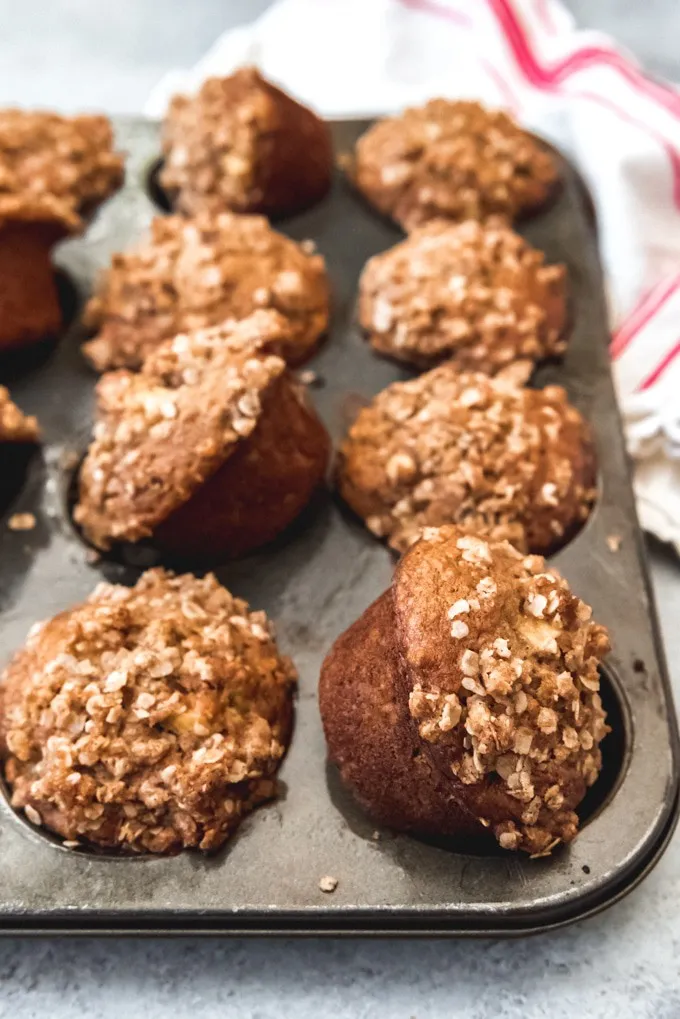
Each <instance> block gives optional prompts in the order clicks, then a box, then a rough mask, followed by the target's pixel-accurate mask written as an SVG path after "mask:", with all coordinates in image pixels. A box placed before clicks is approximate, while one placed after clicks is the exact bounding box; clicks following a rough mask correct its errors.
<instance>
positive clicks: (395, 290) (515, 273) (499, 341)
mask: <svg viewBox="0 0 680 1019" xmlns="http://www.w3.org/2000/svg"><path fill="white" fill-rule="evenodd" d="M359 309H360V311H359V314H360V320H361V324H362V326H363V327H364V329H365V330H366V331H367V333H368V335H369V337H370V340H371V343H372V344H373V346H374V347H375V348H376V350H378V351H380V352H382V353H386V354H389V355H391V356H392V357H396V358H399V359H401V360H405V361H408V362H412V363H415V364H418V365H421V366H423V367H429V366H432V365H434V364H436V363H437V362H439V361H442V360H444V359H446V358H454V359H455V361H456V363H457V364H459V365H461V366H463V367H467V368H473V369H479V370H481V371H488V372H494V371H496V370H498V369H499V368H502V367H503V366H504V365H506V364H508V363H510V362H512V361H514V360H517V359H518V358H527V359H530V360H532V361H539V360H541V359H543V358H546V357H549V356H553V355H556V354H558V353H560V352H561V351H562V350H563V348H564V341H563V335H562V334H563V331H564V326H565V317H566V313H565V268H564V266H562V265H545V260H544V255H543V253H542V252H540V251H537V250H536V249H535V248H532V247H531V245H529V244H527V242H526V241H524V240H523V239H522V238H521V237H520V236H519V235H518V234H516V233H515V232H514V231H513V230H511V229H510V228H509V227H506V226H504V225H502V224H493V225H487V226H485V225H482V224H480V223H478V222H476V221H474V220H468V221H466V222H465V223H461V224H451V223H446V222H441V221H440V222H435V223H430V224H428V225H427V226H424V227H421V228H419V229H418V230H414V232H413V233H412V234H411V235H410V236H409V237H408V238H407V239H406V240H405V241H402V242H401V243H400V244H397V245H396V246H395V247H394V248H391V249H390V250H389V251H385V252H383V253H382V254H379V255H375V256H374V257H373V258H372V259H371V260H370V261H369V262H368V263H367V265H366V267H365V269H364V271H363V273H362V276H361V282H360V304H359Z"/></svg>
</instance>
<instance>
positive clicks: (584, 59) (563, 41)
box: [146, 0, 680, 550]
mask: <svg viewBox="0 0 680 1019" xmlns="http://www.w3.org/2000/svg"><path fill="white" fill-rule="evenodd" d="M245 63H251V64H256V65H257V66H259V67H260V68H261V69H262V71H263V73H264V74H265V75H266V76H267V77H270V78H272V79H273V80H274V81H277V82H278V83H280V84H281V85H282V86H283V87H285V88H286V89H288V90H289V91H290V92H292V93H293V94H294V95H296V96H297V97H298V98H300V99H301V100H302V101H303V102H306V103H309V104H310V105H312V106H314V107H315V108H316V109H317V110H319V111H320V112H321V113H322V114H323V115H325V116H327V117H338V116H367V115H373V114H380V113H387V112H391V111H395V110H399V109H401V108H403V107H404V106H406V105H412V104H418V103H421V102H424V101H425V100H426V99H428V98H431V97H433V96H438V95H439V96H449V97H465V98H478V99H480V100H482V101H483V102H485V103H487V104H489V105H491V106H497V107H504V108H506V109H507V110H508V111H509V112H510V113H512V114H513V115H514V116H516V117H517V118H518V119H519V120H521V122H522V123H523V124H525V125H526V126H527V127H529V128H530V129H531V130H534V131H536V132H537V133H540V134H542V135H544V136H545V137H547V138H548V139H549V140H550V141H552V142H553V143H554V144H556V145H557V146H558V147H559V148H561V149H562V151H563V152H565V154H566V155H567V156H569V157H570V158H571V159H572V160H573V161H574V162H575V163H576V164H577V166H578V167H579V169H580V171H581V173H582V174H583V176H584V178H585V180H586V182H587V184H588V186H589V188H590V190H591V193H592V196H593V200H594V202H595V207H596V210H597V216H598V222H599V231H600V247H601V253H602V259H603V263H604V267H605V272H606V275H607V284H608V297H609V302H610V311H611V323H612V331H613V334H614V340H613V343H612V348H611V349H612V357H613V360H614V374H615V381H616V385H617V389H618V395H619V401H620V404H621V409H622V412H623V417H624V422H625V427H626V434H627V439H628V445H629V449H630V452H631V454H632V455H633V457H634V459H635V461H636V472H635V486H636V492H637V496H638V507H639V512H640V517H641V521H642V523H643V526H644V527H646V528H647V529H648V530H650V531H652V532H653V533H655V534H657V535H658V536H659V537H660V538H662V539H663V540H665V541H670V542H672V543H673V544H674V545H675V546H676V548H678V550H680V91H678V90H677V89H676V88H675V87H674V86H671V85H664V84H660V83H659V82H657V81H654V80H653V79H651V78H649V77H647V76H645V74H644V73H643V71H642V70H641V69H640V67H639V66H638V65H637V63H636V62H635V60H634V59H633V58H632V57H631V56H630V55H629V54H627V53H625V52H623V51H622V50H621V49H620V48H619V47H617V46H616V45H615V44H614V43H613V42H612V40H611V39H609V38H607V37H606V36H603V35H602V34H600V33H596V32H592V31H579V30H577V29H576V27H575V25H574V22H573V19H572V17H571V15H570V14H569V13H568V12H567V11H566V10H565V8H564V7H563V6H562V4H561V3H560V2H559V0H278V2H277V3H275V4H274V6H273V7H271V8H270V9H269V10H268V11H267V12H266V13H265V14H264V15H262V17H260V18H259V19H258V20H257V21H255V22H253V23H252V24H251V25H248V26H245V27H242V28H238V29H235V30H233V31H230V32H227V33H225V35H224V36H222V37H221V38H220V39H219V40H218V41H217V42H216V43H215V45H214V46H213V48H212V49H211V50H210V51H209V53H208V54H207V55H206V56H205V57H204V58H203V59H202V60H201V61H200V62H199V63H198V64H197V66H196V67H194V68H193V69H190V70H187V71H177V72H173V73H172V74H170V75H168V76H166V78H164V79H163V81H161V82H160V83H159V85H158V86H157V87H156V89H155V90H154V92H153V94H152V96H151V97H150V99H149V102H148V105H147V108H146V112H147V113H148V114H149V115H150V116H160V115H162V113H163V112H164V110H165V107H166V104H167V101H168V99H169V97H170V96H171V95H172V94H173V93H174V92H176V91H193V90H195V89H196V88H197V87H198V86H199V85H200V83H201V82H202V81H203V80H204V79H205V78H206V77H208V76H210V75H213V74H215V75H222V74H227V73H229V72H231V71H232V70H234V69H235V68H236V67H238V66H239V65H242V64H245ZM676 323H677V324H676Z"/></svg>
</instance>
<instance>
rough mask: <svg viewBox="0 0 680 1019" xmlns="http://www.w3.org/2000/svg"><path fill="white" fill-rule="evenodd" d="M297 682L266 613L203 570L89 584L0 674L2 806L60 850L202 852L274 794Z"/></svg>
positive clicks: (36, 632)
mask: <svg viewBox="0 0 680 1019" xmlns="http://www.w3.org/2000/svg"><path fill="white" fill-rule="evenodd" d="M295 680H296V673H295V669H294V668H293V665H292V663H291V662H290V660H289V659H288V658H286V657H285V656H282V655H280V654H279V652H278V650H277V647H276V644H275V642H274V637H273V631H272V627H271V625H270V624H269V622H268V620H267V618H266V616H265V614H264V612H251V611H250V609H249V607H248V605H247V604H246V602H244V601H241V600H240V599H238V598H234V597H233V596H232V595H231V594H230V593H229V592H228V591H227V590H226V589H225V588H223V587H222V586H221V585H220V584H219V583H218V582H217V580H216V579H215V577H214V576H212V575H209V576H207V577H205V578H203V579H202V580H199V579H197V578H196V577H193V576H190V575H185V576H173V574H171V573H166V572H165V571H163V570H151V571H149V572H147V573H145V574H144V575H143V576H142V577H141V578H140V580H139V581H138V582H137V584H136V585H135V587H133V588H125V587H121V586H116V585H111V584H100V585H99V586H98V587H97V588H96V590H95V591H94V593H93V594H92V595H91V596H90V597H89V598H88V600H87V601H86V602H84V603H83V604H82V605H79V606H77V607H75V608H73V609H71V610H70V611H67V612H64V613H62V614H61V615H59V616H56V617H55V618H54V619H52V620H50V621H48V622H47V623H45V624H42V625H40V624H39V625H38V626H36V627H34V628H33V630H32V631H31V633H30V634H29V637H28V640H27V643H26V645H25V647H24V649H23V650H22V651H20V652H19V653H18V655H17V656H16V657H15V658H14V660H13V662H12V663H11V664H10V666H9V667H8V669H7V670H6V672H5V675H4V677H3V682H2V684H1V685H0V698H1V706H2V713H1V715H0V734H1V735H2V743H3V744H4V756H5V760H6V765H5V771H6V776H7V781H8V783H9V785H10V788H11V791H12V803H13V805H14V806H15V807H19V808H24V810H25V812H26V816H27V817H28V818H29V820H31V821H32V822H33V823H36V824H44V825H45V826H46V827H49V828H52V829H54V830H56V831H57V832H59V833H60V834H61V835H63V836H64V837H66V838H67V839H69V840H79V839H85V840H90V841H93V842H96V843H99V844H101V845H105V846H117V847H121V848H124V849H126V850H132V851H142V850H148V851H151V852H168V851H174V850H178V849H181V848H185V847H193V846H196V847H198V848H200V849H205V850H209V849H215V848H216V847H218V846H219V845H220V844H221V843H222V842H223V841H224V840H225V839H226V838H227V837H228V836H229V835H230V834H231V833H232V831H233V830H234V829H235V828H236V826H237V825H238V823H239V821H240V820H241V818H242V817H243V815H244V814H245V813H246V812H247V811H248V810H250V809H251V808H252V807H253V806H255V805H256V804H257V803H258V802H260V801H262V800H263V799H266V798H270V797H271V796H272V795H273V794H274V792H275V782H274V781H273V775H274V772H275V771H276V768H277V767H278V765H279V763H280V761H281V759H282V757H283V754H284V752H285V748H286V744H287V741H288V738H289V733H290V724H291V710H292V707H291V699H292V692H293V688H294V684H295Z"/></svg>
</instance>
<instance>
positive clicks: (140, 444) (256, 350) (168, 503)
mask: <svg viewBox="0 0 680 1019" xmlns="http://www.w3.org/2000/svg"><path fill="white" fill-rule="evenodd" d="M287 331H288V325H287V323H286V321H285V320H284V319H283V318H281V316H280V315H278V314H276V313H275V312H266V311H260V312H256V313H255V314H254V315H252V316H251V317H250V318H248V319H244V320H243V321H242V322H235V323H234V322H232V323H224V324H223V325H221V326H218V327H216V328H213V329H202V330H196V331H194V332H191V333H181V334H180V335H178V336H176V337H175V338H174V339H173V340H170V341H168V342H166V343H164V344H163V345H161V346H160V347H159V348H158V349H157V350H156V351H155V353H154V354H152V355H151V356H150V357H149V358H148V359H147V361H146V362H145V364H144V366H143V368H142V370H141V371H140V372H138V373H133V372H128V371H122V370H121V371H117V372H110V373H107V374H106V375H104V376H103V377H102V378H101V379H100V381H99V384H98V386H97V421H96V424H95V428H94V441H93V442H92V444H91V446H90V448H89V450H88V453H87V456H86V457H85V460H84V462H83V466H82V468H81V472H80V501H79V503H78V505H77V506H76V508H75V511H74V519H75V521H76V523H78V524H79V525H80V526H81V527H82V528H83V530H84V532H85V534H86V535H87V537H88V538H89V539H90V540H91V541H92V542H93V543H94V544H95V545H97V546H98V547H100V548H109V547H110V546H111V544H112V542H114V541H120V540H125V541H138V540H139V539H140V538H144V537H148V536H149V535H151V534H152V533H153V530H154V527H155V526H156V525H157V524H158V523H159V522H160V521H162V520H164V519H166V517H167V516H168V515H169V514H170V513H171V512H172V510H173V509H175V508H176V507H177V506H179V505H181V504H182V503H184V502H186V501H187V500H188V499H189V498H190V496H191V495H192V494H193V492H194V491H195V490H196V489H197V488H198V487H199V485H201V484H202V483H203V481H205V480H206V478H208V477H210V476H211V475H212V474H214V472H215V471H216V470H217V469H218V467H220V466H221V465H222V464H223V463H224V462H225V461H226V460H227V459H228V458H229V457H230V456H231V455H233V453H234V451H235V449H236V447H237V445H238V444H239V442H240V441H241V440H243V439H246V438H248V437H249V436H250V435H251V434H252V433H253V431H254V429H255V426H256V424H257V421H258V419H259V417H260V415H261V411H262V400H263V399H264V397H265V394H266V393H267V391H268V390H269V389H270V388H271V387H272V386H273V385H274V383H275V382H276V380H277V379H279V378H280V377H281V376H282V375H283V373H284V372H285V364H284V362H283V361H282V360H281V358H280V357H276V356H273V355H270V354H268V353H267V352H266V351H267V349H268V348H269V347H270V345H273V346H277V345H278V344H279V342H280V341H281V339H282V337H284V336H285V335H286V334H287ZM291 384H293V383H292V382H291Z"/></svg>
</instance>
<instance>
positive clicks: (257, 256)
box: [83, 213, 329, 371]
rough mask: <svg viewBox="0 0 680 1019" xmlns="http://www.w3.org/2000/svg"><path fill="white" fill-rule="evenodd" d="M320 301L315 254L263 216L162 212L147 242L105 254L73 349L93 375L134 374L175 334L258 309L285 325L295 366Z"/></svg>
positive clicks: (319, 320) (321, 313)
mask: <svg viewBox="0 0 680 1019" xmlns="http://www.w3.org/2000/svg"><path fill="white" fill-rule="evenodd" d="M328 301H329V291H328V281H327V278H326V272H325V265H324V260H323V258H322V256H321V255H318V254H308V253H307V252H306V251H305V250H304V249H303V247H302V246H301V245H299V244H296V243H295V241H292V240H290V239H289V238H288V237H284V236H283V235H282V234H279V233H277V232H276V231H275V230H272V229H271V227H270V226H269V223H268V222H267V220H266V219H265V218H264V217H263V216H239V215H233V214H231V213H221V214H220V215H217V216H212V215H207V214H206V215H202V216H198V217H196V218H195V219H186V218H184V217H183V216H162V217H157V218H156V219H154V220H153V222H152V224H151V235H150V237H149V238H148V239H146V240H143V241H142V242H141V243H140V244H138V245H137V246H136V247H135V248H132V249H131V250H129V251H126V252H123V253H121V254H118V255H114V256H113V259H112V263H111V268H110V269H109V270H108V271H107V272H105V273H104V274H103V276H102V277H101V279H100V282H99V286H98V289H97V292H96V294H95V296H94V297H92V298H91V299H90V301H89V302H88V304H87V306H86V309H85V316H84V321H85V324H86V326H87V327H88V328H89V329H92V330H93V331H94V330H98V335H97V336H96V337H95V339H93V340H91V341H90V342H89V343H86V344H85V346H84V348H83V349H84V351H85V354H86V356H87V357H88V358H89V360H90V361H91V362H92V364H93V365H94V367H95V368H97V370H99V371H104V370H106V369H109V368H119V367H127V368H132V369H136V368H139V367H140V365H141V364H142V362H143V361H144V358H145V357H147V356H148V355H149V354H150V353H151V352H152V351H153V350H154V349H155V348H156V347H157V346H158V345H159V344H160V343H162V342H163V340H166V339H169V338H170V337H172V336H176V335H177V333H180V332H184V331H187V330H191V329H202V328H205V327H207V326H215V325H219V324H220V323H221V322H223V321H225V320H226V319H242V318H245V317H247V316H248V315H250V314H251V313H252V312H253V311H256V310H257V309H258V308H261V309H272V310H274V311H278V312H279V313H280V314H281V315H283V316H284V317H285V318H286V319H287V320H288V322H289V325H290V338H289V341H288V343H287V345H286V348H285V350H282V354H283V355H284V356H285V357H286V359H287V360H289V361H291V362H297V361H301V360H304V358H305V357H307V356H308V355H309V353H310V351H311V349H312V348H313V347H314V345H315V344H316V342H317V340H318V339H319V337H320V336H321V335H322V333H323V332H324V331H325V329H326V327H327V325H328Z"/></svg>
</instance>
